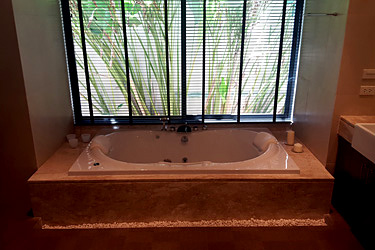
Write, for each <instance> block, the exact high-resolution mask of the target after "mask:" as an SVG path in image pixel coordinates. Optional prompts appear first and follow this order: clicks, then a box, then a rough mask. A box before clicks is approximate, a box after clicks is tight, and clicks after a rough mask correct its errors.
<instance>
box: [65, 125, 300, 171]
mask: <svg viewBox="0 0 375 250" xmlns="http://www.w3.org/2000/svg"><path fill="white" fill-rule="evenodd" d="M299 172H300V171H299V168H298V166H297V165H296V164H295V163H294V161H293V160H292V159H291V158H290V157H289V156H288V154H287V152H286V151H285V150H284V148H283V147H282V146H281V145H280V143H279V142H278V141H277V140H276V138H275V137H274V136H272V135H271V134H270V133H267V132H261V131H254V130H248V129H222V130H206V131H193V132H191V133H178V132H170V131H146V130H128V131H116V132H112V133H109V134H106V135H98V136H96V137H94V138H93V140H92V141H91V142H90V143H89V145H88V146H87V147H86V148H85V149H84V150H83V152H82V153H81V155H80V156H79V157H78V159H77V160H76V161H75V163H74V164H73V165H72V167H71V168H70V170H69V172H68V174H69V175H71V176H77V175H129V174H131V175H132V174H138V175H139V174H141V175H147V174H299Z"/></svg>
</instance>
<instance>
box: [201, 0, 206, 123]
mask: <svg viewBox="0 0 375 250" xmlns="http://www.w3.org/2000/svg"><path fill="white" fill-rule="evenodd" d="M206 17H207V8H206V0H203V58H202V123H203V124H204V119H205V99H206Z"/></svg>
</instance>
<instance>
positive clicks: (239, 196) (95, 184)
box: [29, 130, 333, 225]
mask: <svg viewBox="0 0 375 250" xmlns="http://www.w3.org/2000/svg"><path fill="white" fill-rule="evenodd" d="M285 131H286V130H284V131H277V130H274V131H272V132H273V134H274V135H275V137H276V138H277V139H278V140H279V141H280V142H281V144H282V145H283V147H284V148H285V150H286V151H287V152H288V154H289V155H290V157H291V158H292V159H293V160H294V161H295V162H296V164H297V165H298V166H299V168H300V174H299V175H298V174H283V175H281V174H279V175H277V174H271V175H267V174H263V175H261V174H225V175H224V174H223V175H208V174H206V175H193V174H191V175H181V176H177V177H176V175H167V174H163V175H162V174H160V175H116V176H111V175H106V176H68V170H69V168H70V167H71V165H72V164H73V162H74V161H75V160H76V158H77V157H78V155H79V154H80V152H81V151H82V150H83V149H84V148H85V147H86V146H87V144H85V143H81V142H80V144H79V146H78V148H76V149H71V148H69V146H68V144H67V143H65V144H64V145H63V146H62V147H61V148H60V149H59V150H58V151H57V152H56V153H55V154H54V155H53V156H52V157H51V158H50V159H49V160H48V161H47V162H46V163H45V164H44V165H43V166H42V167H41V168H39V170H38V171H37V172H36V173H35V174H34V175H33V176H32V177H31V178H30V179H29V187H30V194H31V200H32V204H33V211H34V215H35V216H38V217H42V220H43V222H44V223H45V224H48V225H77V224H85V223H89V224H90V223H91V224H92V223H113V222H118V223H120V222H152V221H178V220H180V221H200V220H230V219H234V220H248V219H251V218H257V219H320V218H323V215H324V214H325V213H328V212H329V206H330V199H331V192H332V187H333V177H332V176H331V175H330V174H329V173H328V172H327V171H326V170H325V168H324V167H323V165H322V164H321V163H320V162H319V161H318V160H317V159H316V158H315V157H314V156H313V155H312V154H311V152H310V151H309V150H308V149H307V148H305V147H304V149H305V150H304V152H303V153H294V152H292V151H291V150H292V148H293V146H287V145H284V143H285V141H286V132H285ZM85 132H86V131H85ZM297 136H298V135H297ZM296 141H297V142H299V141H298V138H296Z"/></svg>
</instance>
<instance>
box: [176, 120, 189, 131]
mask: <svg viewBox="0 0 375 250" xmlns="http://www.w3.org/2000/svg"><path fill="white" fill-rule="evenodd" d="M177 132H180V133H181V132H182V133H190V132H191V127H190V126H189V125H187V122H185V124H184V125H181V126H179V127H178V128H177Z"/></svg>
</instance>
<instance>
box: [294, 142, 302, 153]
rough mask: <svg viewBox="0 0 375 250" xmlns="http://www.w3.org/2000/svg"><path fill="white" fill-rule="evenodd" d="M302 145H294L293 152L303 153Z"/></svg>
mask: <svg viewBox="0 0 375 250" xmlns="http://www.w3.org/2000/svg"><path fill="white" fill-rule="evenodd" d="M302 148H303V146H302V144H301V143H296V144H294V147H293V151H294V152H296V153H302V151H303V150H302Z"/></svg>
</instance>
